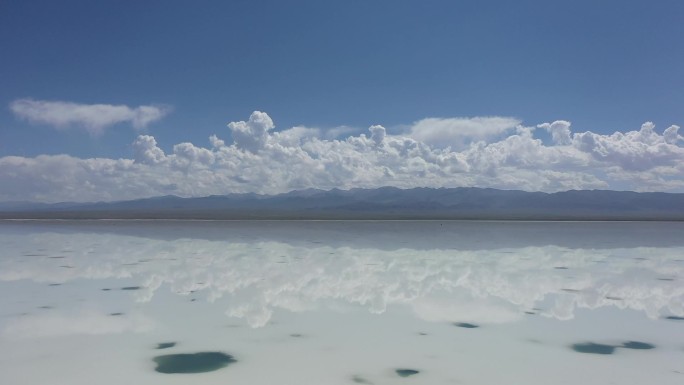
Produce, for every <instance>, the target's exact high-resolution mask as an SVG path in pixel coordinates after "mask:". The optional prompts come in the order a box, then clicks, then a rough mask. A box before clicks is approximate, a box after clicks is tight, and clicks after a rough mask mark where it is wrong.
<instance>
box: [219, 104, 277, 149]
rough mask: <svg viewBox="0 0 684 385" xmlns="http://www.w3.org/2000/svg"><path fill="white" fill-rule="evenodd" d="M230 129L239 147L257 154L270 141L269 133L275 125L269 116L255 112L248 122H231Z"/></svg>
mask: <svg viewBox="0 0 684 385" xmlns="http://www.w3.org/2000/svg"><path fill="white" fill-rule="evenodd" d="M228 128H230V130H231V132H232V133H233V140H234V141H235V145H236V146H237V147H239V148H244V149H246V150H249V151H252V152H256V151H258V150H260V149H261V148H262V147H263V146H264V143H266V139H268V131H270V130H272V129H273V128H275V125H274V124H273V120H271V117H270V116H268V114H266V113H265V112H261V111H254V112H252V115H250V116H249V120H248V121H246V122H245V121H240V122H230V123H228Z"/></svg>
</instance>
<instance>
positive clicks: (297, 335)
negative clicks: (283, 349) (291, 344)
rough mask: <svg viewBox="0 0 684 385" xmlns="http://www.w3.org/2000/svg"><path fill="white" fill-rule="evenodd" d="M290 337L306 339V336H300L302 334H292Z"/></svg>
mask: <svg viewBox="0 0 684 385" xmlns="http://www.w3.org/2000/svg"><path fill="white" fill-rule="evenodd" d="M290 337H293V338H302V337H304V335H303V334H300V333H292V334H290Z"/></svg>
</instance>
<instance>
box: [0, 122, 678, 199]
mask: <svg viewBox="0 0 684 385" xmlns="http://www.w3.org/2000/svg"><path fill="white" fill-rule="evenodd" d="M445 121H446V123H445ZM430 122H433V123H435V125H436V127H435V128H430V127H429V124H430ZM454 122H457V123H454ZM473 122H476V123H473ZM490 123H491V124H490ZM495 123H496V124H495ZM518 123H519V122H518V121H517V120H515V119H508V118H472V119H468V122H465V121H464V120H463V119H452V120H450V119H432V120H430V119H425V120H422V121H420V122H418V123H416V125H415V126H414V127H413V129H412V130H410V132H408V133H404V134H394V135H393V134H390V133H389V132H388V130H386V129H385V128H384V127H383V126H380V125H374V126H371V127H370V128H368V130H367V131H365V132H364V133H359V134H357V135H351V136H348V137H346V138H344V139H330V138H329V137H328V135H327V134H326V131H325V130H322V129H317V128H311V127H303V126H297V127H292V128H288V129H284V130H275V124H274V122H273V120H272V119H271V118H270V117H269V116H268V114H266V113H264V112H259V111H255V112H254V113H252V115H251V116H250V117H249V119H248V120H247V121H237V122H231V123H229V124H228V128H229V130H230V132H231V133H232V136H230V135H228V133H227V132H223V133H222V132H218V133H216V134H215V135H212V136H211V137H210V138H209V145H208V147H202V146H198V145H196V144H193V143H179V144H176V145H175V146H173V147H172V148H170V149H166V150H164V149H162V148H160V147H159V145H158V144H157V141H156V139H155V138H154V137H153V136H151V135H140V136H139V137H138V138H137V139H136V140H135V141H134V142H133V144H132V159H102V158H93V159H80V158H76V157H72V156H68V155H51V156H48V155H41V156H37V157H34V158H26V157H18V156H7V157H4V158H0V200H27V199H30V200H37V201H99V200H120V199H134V198H141V197H149V196H155V195H167V194H175V195H179V196H206V195H213V194H218V195H220V194H227V193H235V192H257V193H266V194H274V193H281V192H286V191H290V190H295V189H305V188H320V189H332V188H341V189H349V188H376V187H381V186H395V187H399V188H413V187H463V186H476V187H492V188H503V189H521V190H528V191H547V192H553V191H564V190H571V189H620V190H625V189H628V190H638V191H684V148H682V147H681V145H682V143H683V141H682V137H681V136H680V135H679V133H678V129H679V127H678V126H671V127H669V128H667V129H665V130H664V131H663V132H662V133H661V132H659V131H658V130H657V129H656V127H655V126H654V125H653V124H652V123H648V122H647V123H645V124H644V125H643V126H642V127H641V128H640V129H638V130H634V131H627V132H615V133H613V134H609V135H606V134H599V133H594V132H591V131H587V132H574V131H573V128H572V126H571V124H570V122H567V121H562V120H558V121H554V122H551V123H541V124H539V125H536V126H524V125H522V124H518ZM459 125H460V126H461V127H476V126H478V125H479V126H481V127H485V126H487V127H489V128H483V132H479V133H478V131H477V130H476V129H474V128H472V129H470V131H468V130H466V129H464V130H462V131H459V133H458V134H453V135H452V133H451V131H449V130H445V129H444V127H457V126H459ZM416 127H418V128H416ZM539 129H543V130H546V131H548V132H549V133H550V134H551V137H552V139H553V140H552V142H551V143H545V142H544V141H542V140H541V139H539V138H537V137H535V134H536V133H537V130H539ZM416 133H422V134H425V135H426V136H425V138H424V139H419V138H418V137H417V136H416V135H415V134H416ZM427 133H446V134H444V135H443V136H439V135H436V136H430V135H427ZM449 135H451V136H449ZM418 136H420V135H418ZM437 138H443V139H444V138H445V139H444V140H443V141H438V140H437ZM461 140H462V142H459V141H461ZM449 141H451V142H449ZM449 143H451V144H449Z"/></svg>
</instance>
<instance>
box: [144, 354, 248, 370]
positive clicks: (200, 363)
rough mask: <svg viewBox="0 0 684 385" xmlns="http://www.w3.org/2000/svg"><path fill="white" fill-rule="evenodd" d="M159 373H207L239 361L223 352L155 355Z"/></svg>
mask: <svg viewBox="0 0 684 385" xmlns="http://www.w3.org/2000/svg"><path fill="white" fill-rule="evenodd" d="M154 362H155V363H156V364H157V367H156V368H155V369H154V370H156V371H157V372H159V373H166V374H172V373H206V372H213V371H215V370H219V369H221V368H225V367H226V366H228V365H229V364H232V363H234V362H237V361H236V360H235V359H234V358H233V356H231V355H229V354H225V353H222V352H199V353H192V354H167V355H163V356H157V357H154Z"/></svg>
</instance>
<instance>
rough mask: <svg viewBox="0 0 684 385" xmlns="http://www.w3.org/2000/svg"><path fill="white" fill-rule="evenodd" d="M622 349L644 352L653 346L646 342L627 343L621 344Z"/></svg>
mask: <svg viewBox="0 0 684 385" xmlns="http://www.w3.org/2000/svg"><path fill="white" fill-rule="evenodd" d="M622 347H623V348H626V349H639V350H646V349H654V348H655V345H653V344H649V343H647V342H639V341H627V342H625V343H623V344H622Z"/></svg>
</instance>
